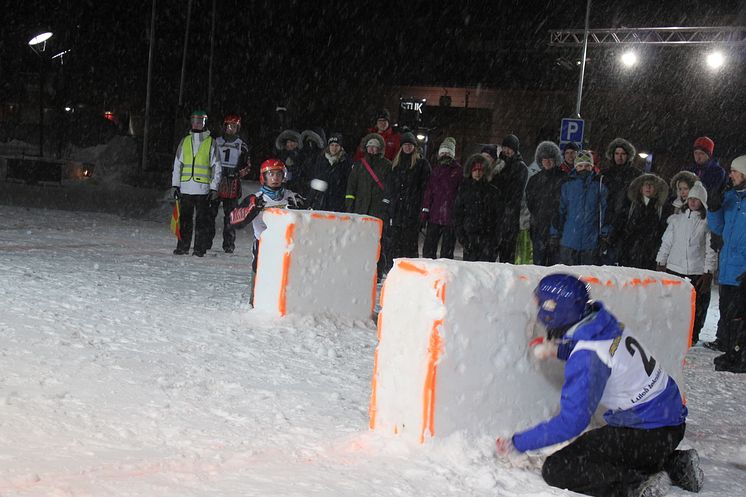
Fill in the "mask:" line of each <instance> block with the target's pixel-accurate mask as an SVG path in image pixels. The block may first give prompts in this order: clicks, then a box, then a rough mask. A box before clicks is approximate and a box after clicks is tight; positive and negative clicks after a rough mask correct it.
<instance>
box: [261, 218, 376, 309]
mask: <svg viewBox="0 0 746 497" xmlns="http://www.w3.org/2000/svg"><path fill="white" fill-rule="evenodd" d="M263 220H264V222H265V223H266V224H267V229H266V230H265V231H264V232H263V233H262V237H261V242H260V244H259V258H258V266H257V274H256V279H255V281H254V308H255V309H258V310H264V311H268V312H271V313H273V314H277V315H280V316H284V315H286V314H287V313H300V314H326V313H330V314H334V315H339V316H345V317H350V318H354V319H367V318H369V317H370V316H371V315H372V313H373V309H374V305H375V300H376V262H377V261H378V257H379V256H380V251H381V250H380V238H381V230H382V229H383V222H382V221H381V220H380V219H377V218H375V217H371V216H362V215H359V214H341V213H336V212H324V211H310V210H286V209H266V210H264V211H263Z"/></svg>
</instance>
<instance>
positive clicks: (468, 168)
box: [464, 154, 490, 180]
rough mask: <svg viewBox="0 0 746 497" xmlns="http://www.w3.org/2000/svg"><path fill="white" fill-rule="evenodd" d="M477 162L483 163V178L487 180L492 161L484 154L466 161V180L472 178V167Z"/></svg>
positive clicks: (473, 155) (476, 155)
mask: <svg viewBox="0 0 746 497" xmlns="http://www.w3.org/2000/svg"><path fill="white" fill-rule="evenodd" d="M475 162H478V163H481V164H482V166H484V176H483V178H484V179H485V180H487V169H489V167H490V160H489V159H487V157H485V156H484V155H482V154H472V155H470V156H469V158H468V159H466V162H464V178H471V166H473V165H474V163H475Z"/></svg>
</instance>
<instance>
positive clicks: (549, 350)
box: [528, 337, 557, 361]
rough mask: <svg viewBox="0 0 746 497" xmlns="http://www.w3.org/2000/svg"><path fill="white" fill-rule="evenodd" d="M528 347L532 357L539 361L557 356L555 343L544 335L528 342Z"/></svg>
mask: <svg viewBox="0 0 746 497" xmlns="http://www.w3.org/2000/svg"><path fill="white" fill-rule="evenodd" d="M528 347H529V349H531V351H532V352H533V354H534V357H536V358H537V359H539V360H540V361H543V360H546V359H549V358H551V357H557V344H556V343H555V342H554V341H553V340H548V339H546V338H544V337H536V338H534V339H533V340H531V341H530V342H528Z"/></svg>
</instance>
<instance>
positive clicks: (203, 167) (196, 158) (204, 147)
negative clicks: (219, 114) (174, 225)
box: [171, 110, 221, 257]
mask: <svg viewBox="0 0 746 497" xmlns="http://www.w3.org/2000/svg"><path fill="white" fill-rule="evenodd" d="M190 122H191V125H192V130H191V131H190V132H189V134H188V135H187V136H185V137H184V138H183V139H182V140H181V142H180V143H179V147H178V148H177V149H176V157H175V158H174V169H173V174H172V176H171V186H172V188H173V193H174V197H175V198H177V199H179V203H180V207H181V216H180V219H179V229H180V230H181V239H180V240H179V241H178V243H177V244H176V248H175V249H174V254H175V255H186V254H188V253H189V246H190V245H191V243H192V233H193V232H194V251H193V252H192V255H196V256H197V257H203V256H204V255H205V252H206V251H207V249H208V247H209V246H210V242H211V240H210V223H211V222H212V223H213V224H214V223H215V220H214V218H211V217H210V201H214V200H215V199H217V198H218V185H219V184H220V174H221V168H220V156H219V155H218V149H217V146H216V144H215V142H214V140H213V139H212V137H211V136H210V130H208V129H207V127H206V125H207V112H205V111H202V110H195V111H194V112H192V115H191V116H190ZM195 212H196V221H195V220H194V219H193V218H194V217H195Z"/></svg>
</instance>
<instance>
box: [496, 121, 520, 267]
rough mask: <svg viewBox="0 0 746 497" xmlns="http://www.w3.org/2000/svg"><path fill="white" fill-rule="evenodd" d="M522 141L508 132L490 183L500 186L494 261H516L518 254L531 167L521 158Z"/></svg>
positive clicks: (498, 189) (498, 187)
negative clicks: (522, 209)
mask: <svg viewBox="0 0 746 497" xmlns="http://www.w3.org/2000/svg"><path fill="white" fill-rule="evenodd" d="M519 147H520V143H519V141H518V137H517V136H515V135H512V134H511V135H507V136H506V137H505V138H504V139H503V142H502V150H501V151H500V156H499V161H503V163H504V165H503V164H501V163H500V162H499V161H498V162H497V164H496V167H495V170H494V171H493V173H494V175H493V176H492V178H489V181H490V183H491V184H492V185H493V186H494V187H495V188H497V191H498V204H497V207H496V215H497V217H496V218H495V223H496V224H497V228H496V235H495V236H496V244H495V247H496V250H495V253H494V254H493V255H494V258H493V260H495V261H497V262H508V263H511V264H513V263H515V254H516V248H517V242H518V232H519V230H520V215H521V203H522V201H523V190H524V189H525V188H526V180H527V179H528V168H527V167H526V163H525V162H523V157H521V152H520V149H519Z"/></svg>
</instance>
